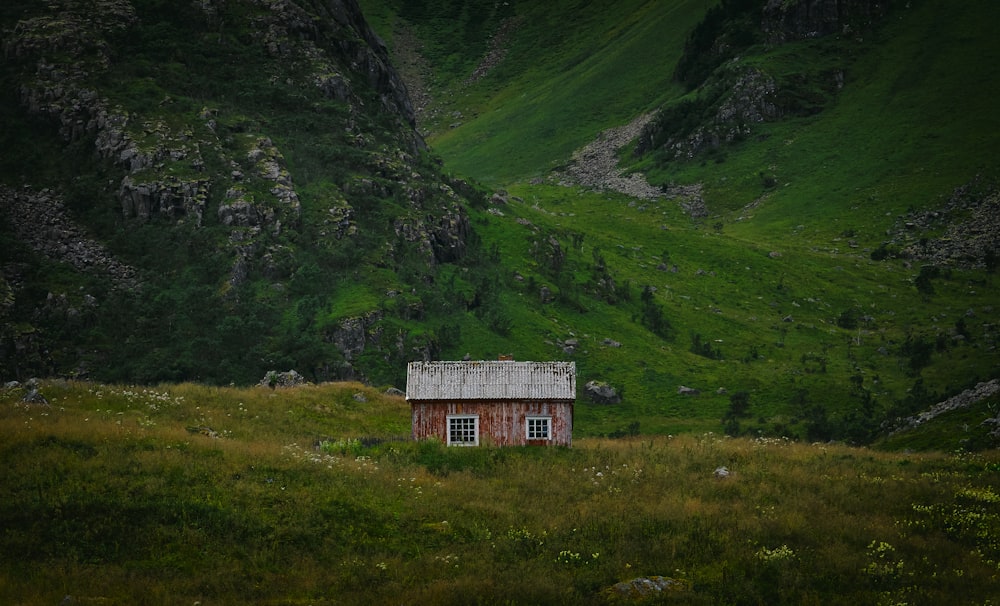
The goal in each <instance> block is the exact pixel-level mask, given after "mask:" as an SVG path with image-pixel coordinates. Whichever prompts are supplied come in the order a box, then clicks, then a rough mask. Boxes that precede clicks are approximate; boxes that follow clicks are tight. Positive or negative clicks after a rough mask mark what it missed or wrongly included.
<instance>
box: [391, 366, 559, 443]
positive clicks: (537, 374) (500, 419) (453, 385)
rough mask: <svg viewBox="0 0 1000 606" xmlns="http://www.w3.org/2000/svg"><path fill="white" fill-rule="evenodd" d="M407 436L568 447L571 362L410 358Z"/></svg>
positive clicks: (470, 441)
mask: <svg viewBox="0 0 1000 606" xmlns="http://www.w3.org/2000/svg"><path fill="white" fill-rule="evenodd" d="M406 401H407V402H409V404H410V413H411V415H412V419H413V425H412V432H413V436H412V437H413V438H414V439H416V440H422V439H427V438H436V439H439V440H441V441H442V442H443V443H445V444H447V445H448V446H478V445H480V444H492V445H495V446H523V445H538V446H550V445H551V446H570V445H571V444H572V441H573V404H574V403H575V401H576V364H575V363H573V362H515V361H513V360H496V361H460V362H410V364H409V365H408V366H407V369H406Z"/></svg>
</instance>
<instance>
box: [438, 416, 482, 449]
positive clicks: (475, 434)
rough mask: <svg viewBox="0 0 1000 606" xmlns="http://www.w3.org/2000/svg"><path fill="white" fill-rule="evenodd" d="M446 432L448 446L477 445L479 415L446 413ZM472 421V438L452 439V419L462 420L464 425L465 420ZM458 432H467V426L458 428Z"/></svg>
mask: <svg viewBox="0 0 1000 606" xmlns="http://www.w3.org/2000/svg"><path fill="white" fill-rule="evenodd" d="M446 419H447V421H446V422H447V425H448V426H447V428H446V430H447V432H448V446H479V415H447V417H446ZM469 420H471V421H472V440H471V441H470V440H452V437H453V436H454V435H455V434H454V432H453V431H452V421H456V422H462V424H463V425H466V424H467V422H468V421H469ZM458 431H459V432H467V431H468V427H467V425H466V427H463V428H459V429H458Z"/></svg>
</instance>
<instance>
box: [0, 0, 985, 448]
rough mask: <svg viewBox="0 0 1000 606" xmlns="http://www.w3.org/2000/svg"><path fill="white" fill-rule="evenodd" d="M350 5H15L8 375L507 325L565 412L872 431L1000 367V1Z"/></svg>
mask: <svg viewBox="0 0 1000 606" xmlns="http://www.w3.org/2000/svg"><path fill="white" fill-rule="evenodd" d="M361 5H362V6H361V9H362V10H363V11H364V15H362V14H360V13H356V12H353V11H354V10H355V8H356V7H355V6H354V5H353V3H346V4H343V5H341V4H330V5H327V4H324V3H315V2H285V1H282V2H257V1H251V0H246V1H238V2H227V3H222V4H216V3H212V2H207V3H197V4H191V5H185V7H184V8H183V9H177V10H174V9H173V8H172V7H171V6H168V5H167V4H165V3H163V2H160V1H159V0H128V1H126V0H86V1H83V2H79V1H76V0H72V1H71V0H59V1H57V2H53V3H49V4H47V5H45V6H42V5H38V4H36V3H33V2H26V1H25V2H13V3H8V4H7V5H5V7H4V8H3V9H2V10H0V19H2V30H3V32H4V45H5V49H6V57H7V60H6V61H5V62H4V63H3V65H2V69H0V78H2V84H3V87H0V88H2V92H0V117H2V120H3V123H4V125H5V128H4V129H3V130H2V132H0V143H2V146H3V149H5V150H8V151H5V153H4V154H3V156H2V158H0V211H2V212H0V242H2V244H3V246H2V248H0V295H2V296H0V301H2V305H0V321H2V324H0V327H2V330H0V364H2V365H0V373H2V374H3V376H4V377H5V378H10V379H17V380H21V381H24V380H25V379H27V378H29V377H31V376H43V377H44V376H61V377H70V378H81V379H92V380H101V381H111V382H127V383H133V382H134V383H140V384H155V383H158V382H162V381H198V382H202V383H205V384H209V385H223V384H229V383H234V384H237V385H248V384H254V383H256V382H258V381H259V380H260V379H261V377H263V376H264V375H265V373H267V372H268V371H273V370H287V369H295V370H296V371H298V372H300V373H302V374H303V375H304V376H306V377H307V379H309V380H310V381H313V382H316V383H322V382H325V381H333V380H347V379H352V380H353V379H357V380H362V381H364V382H366V383H367V384H370V385H380V386H388V385H394V386H397V387H402V385H403V382H404V381H405V363H406V362H407V361H410V360H415V359H458V358H462V357H465V356H469V357H472V358H484V359H492V358H495V357H496V356H497V355H498V354H511V355H513V356H514V357H515V358H516V359H521V360H529V359H539V360H548V359H557V360H563V359H566V360H574V361H575V362H576V363H577V368H578V369H579V385H580V393H579V404H578V406H577V423H576V424H575V431H576V432H577V434H578V435H579V436H581V437H583V436H599V435H620V434H622V433H642V434H667V433H679V432H682V431H716V432H719V431H722V430H725V431H727V432H729V433H733V434H752V435H774V436H789V437H794V438H802V439H809V440H829V439H836V440H846V441H850V442H853V443H870V442H871V441H872V440H875V439H877V438H879V437H881V436H882V435H883V434H884V433H885V430H887V429H888V428H890V427H891V426H893V425H894V424H895V423H896V419H897V418H902V417H907V416H911V415H913V414H914V413H916V412H917V411H919V410H922V409H923V408H925V407H926V406H928V405H930V404H932V403H935V402H937V401H940V400H942V399H944V398H946V397H947V396H950V395H952V394H955V393H958V392H961V391H962V390H965V389H968V388H970V387H972V386H974V385H976V384H977V383H978V382H981V381H986V380H989V379H993V378H996V376H997V372H996V370H997V368H998V366H1000V360H998V357H1000V356H998V353H997V350H996V343H997V333H996V326H995V323H994V320H993V318H994V317H995V308H996V306H997V305H998V303H1000V296H998V292H997V285H996V283H995V271H996V267H997V231H996V227H995V226H996V225H997V224H1000V220H998V217H997V213H998V211H997V208H998V199H1000V193H998V188H997V178H998V174H997V173H998V171H997V168H996V166H995V162H994V158H995V157H997V151H998V149H997V146H998V133H1000V129H998V128H996V127H997V120H998V118H997V117H996V115H995V112H992V111H991V110H992V108H991V103H992V99H993V98H994V97H995V94H994V93H995V92H996V88H997V86H998V82H1000V77H998V75H997V73H996V70H997V67H996V65H998V63H997V61H996V60H995V59H996V58H997V54H998V52H1000V51H998V46H1000V45H998V44H997V43H996V42H995V40H994V39H995V36H993V35H992V33H991V32H990V31H989V27H990V24H991V23H993V22H994V21H995V20H996V17H997V16H998V15H997V11H998V9H997V7H996V5H995V3H990V2H985V1H980V2H970V3H962V4H960V5H957V6H956V5H951V4H948V3H944V2H940V1H933V0H920V1H915V2H911V3H909V4H907V5H900V6H895V5H894V6H892V7H891V9H888V11H887V12H885V11H883V9H882V8H880V7H882V4H878V6H877V7H876V6H875V5H874V4H873V5H871V6H869V5H868V4H866V3H860V4H858V6H859V7H868V9H870V11H869V12H866V13H863V14H860V17H859V14H846V15H845V16H844V17H843V23H839V22H838V23H837V24H835V25H836V27H834V28H833V31H832V33H829V34H828V35H814V34H813V33H810V32H811V30H810V29H809V28H810V27H813V26H814V25H815V24H812V23H810V22H808V19H807V18H806V17H803V16H802V15H799V14H798V13H796V12H795V11H796V10H797V7H799V5H798V4H796V3H781V4H780V5H778V4H774V5H773V6H772V7H771V8H770V9H768V10H772V11H779V13H778V14H777V16H775V14H770V13H767V11H766V10H765V3H763V2H759V1H756V0H727V1H725V2H721V3H713V2H696V1H694V0H692V1H674V2H651V1H650V2H641V1H639V0H634V1H630V2H625V3H615V4H614V5H613V6H612V5H610V4H608V3H584V2H571V1H569V0H565V1H556V2H545V3H538V2H517V1H513V2H493V1H486V0H481V1H480V0H453V1H431V0H427V1H425V2H402V1H394V0H365V1H364V2H362V3H361ZM91 9H93V10H91ZM844 10H845V11H849V10H855V9H847V8H845V9H844ZM857 10H860V9H857ZM781 11H785V12H781ZM94 15H99V17H95V16H94ZM861 17H863V18H861ZM365 18H367V20H368V22H370V24H371V25H372V27H373V28H374V29H375V30H376V31H377V32H378V34H379V36H376V35H375V34H374V33H373V32H372V31H371V30H370V29H369V26H368V24H367V23H366V21H365ZM803 19H805V21H802V20H803ZM797 20H798V21H797ZM819 26H824V24H819ZM824 27H825V26H824ZM803 32H804V33H803ZM382 41H384V43H385V46H384V47H383V42H382ZM404 82H405V84H406V86H405V87H404V86H403V83H404ZM639 118H644V119H645V120H646V122H645V126H642V125H641V123H640V122H636V120H637V119H639ZM414 124H415V126H414ZM630 124H634V125H635V126H634V130H632V131H627V132H629V133H631V134H629V135H627V136H626V137H625V139H624V140H623V141H622V142H621V147H620V148H616V149H609V146H610V145H611V144H610V143H604V144H603V148H604V149H601V147H602V145H597V146H596V147H593V148H589V147H587V148H586V149H588V150H590V151H588V152H587V153H586V154H582V153H581V152H580V150H581V149H585V146H588V145H591V144H592V143H593V142H595V141H598V142H599V141H602V140H605V139H602V137H610V136H613V135H614V133H615V132H618V131H617V130H615V131H609V129H622V128H623V127H625V126H627V125H630ZM418 133H419V135H418ZM602 133H604V134H603V135H602ZM617 145H618V144H615V146H617ZM594 150H597V151H594ZM574 154H576V159H574ZM581 154H582V155H581ZM602 154H603V155H602ZM597 157H611V158H617V160H618V165H619V166H620V167H621V169H622V170H624V171H626V173H637V174H638V173H641V174H642V175H644V180H645V181H644V183H645V187H646V189H645V190H644V192H646V193H645V194H644V195H639V194H636V193H635V192H633V191H630V190H629V191H626V192H625V193H622V192H619V191H615V190H613V189H608V188H601V187H599V186H598V187H595V186H594V185H593V184H590V185H584V184H583V181H581V179H583V178H584V177H580V176H579V175H580V174H583V173H580V171H581V170H582V167H587V166H589V164H588V163H590V162H592V161H595V158H597ZM603 170H605V171H608V170H612V169H610V168H607V167H605V168H604V169H603ZM608 176H609V175H608V174H607V173H606V172H605V173H601V175H598V177H597V178H598V180H600V179H607V178H608ZM612 176H613V175H612ZM627 176H628V175H622V176H621V179H622V180H624V179H625V178H626V177H627ZM588 178H589V177H588ZM638 182H639V181H633V182H632V183H638ZM649 192H653V193H652V194H650V193H649ZM591 382H594V383H598V384H606V385H609V386H610V387H612V388H613V389H614V390H615V391H616V392H617V395H618V397H619V398H620V402H618V403H615V404H608V403H601V402H598V401H594V400H593V399H592V398H591V397H590V396H589V395H588V392H587V390H586V385H587V384H588V383H591ZM983 414H984V415H985V414H986V413H985V412H984V413H983Z"/></svg>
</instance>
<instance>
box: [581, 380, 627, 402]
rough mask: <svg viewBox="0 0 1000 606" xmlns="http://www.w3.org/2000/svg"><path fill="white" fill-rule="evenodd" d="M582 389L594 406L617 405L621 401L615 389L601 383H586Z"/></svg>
mask: <svg viewBox="0 0 1000 606" xmlns="http://www.w3.org/2000/svg"><path fill="white" fill-rule="evenodd" d="M583 389H584V393H586V394H587V397H589V398H590V400H591V401H592V402H594V403H596V404H618V403H619V402H621V401H622V398H621V396H620V395H618V392H617V391H616V390H615V388H614V387H611V386H610V385H608V384H607V383H605V382H603V381H588V382H587V384H586V385H585V386H584V388H583Z"/></svg>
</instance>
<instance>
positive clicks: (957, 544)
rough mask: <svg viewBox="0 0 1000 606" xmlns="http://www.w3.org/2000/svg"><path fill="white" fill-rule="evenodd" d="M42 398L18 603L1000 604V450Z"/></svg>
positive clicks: (21, 476)
mask: <svg viewBox="0 0 1000 606" xmlns="http://www.w3.org/2000/svg"><path fill="white" fill-rule="evenodd" d="M39 390H40V392H41V393H42V394H43V395H44V396H45V397H46V398H47V399H48V402H49V403H48V405H45V404H26V403H23V402H21V398H22V397H23V396H24V394H25V390H24V389H22V388H15V389H10V388H8V389H5V390H4V391H3V392H2V393H0V433H2V435H3V436H4V440H3V441H2V443H0V460H3V461H4V465H3V466H2V467H0V526H2V527H3V528H4V529H5V531H4V533H3V534H2V535H0V564H2V565H0V601H3V602H4V603H12V604H25V605H34V604H53V603H58V602H59V601H60V600H62V599H63V598H64V596H73V599H74V601H75V603H103V604H135V603H154V602H155V603H157V604H178V605H179V604H191V603H194V602H201V603H205V604H207V603H236V602H252V603H261V604H306V603H309V604H370V603H372V602H373V601H376V602H384V601H393V600H395V599H398V598H399V597H400V596H406V598H407V599H408V600H410V601H412V602H414V603H441V604H451V603H454V604H460V603H461V604H464V603H468V602H469V599H470V596H475V597H474V599H475V601H477V602H480V603H484V604H604V603H616V601H617V598H616V594H614V593H613V592H611V591H610V588H611V587H612V586H613V585H615V584H616V583H619V582H624V581H629V580H632V579H635V578H641V577H653V576H664V577H668V578H671V579H674V580H675V581H677V582H676V583H675V585H674V586H673V590H671V591H670V592H669V593H667V594H664V595H663V596H660V597H662V598H663V599H665V600H666V601H667V602H669V603H681V604H759V603H768V604H802V603H823V604H858V603H861V604H875V603H909V604H934V603H945V602H947V603H988V602H989V600H990V599H992V598H993V597H994V596H996V595H997V592H998V591H1000V585H998V580H997V570H998V569H997V566H998V562H1000V534H998V532H1000V531H998V529H1000V496H998V494H997V488H996V487H997V485H998V484H1000V458H998V456H997V453H996V451H991V452H988V453H983V454H970V453H968V452H964V451H961V452H955V453H947V454H946V453H938V454H918V453H910V454H905V455H903V454H887V453H880V452H876V451H870V450H866V449H855V448H848V447H845V446H840V445H833V444H823V445H820V444H814V445H807V444H801V443H794V442H789V441H787V440H780V439H764V438H758V439H748V438H728V437H722V436H719V435H715V434H711V433H704V434H702V433H691V434H687V435H683V436H676V437H667V436H661V437H657V438H648V437H640V438H625V439H620V440H611V439H583V440H577V441H576V442H575V444H574V447H573V448H572V449H563V448H551V449H545V448H524V449H522V448H511V449H494V448H488V447H484V448H478V449H459V448H452V449H448V448H445V447H443V446H441V445H440V444H438V443H434V442H423V443H413V442H407V441H395V440H394V439H393V438H395V437H396V436H399V435H405V434H406V433H407V432H408V411H407V408H406V404H405V402H404V401H403V400H402V399H401V398H398V397H388V396H385V395H383V394H381V393H380V392H379V391H377V390H374V389H372V388H370V387H366V386H363V385H361V384H326V385H320V386H303V387H298V388H292V389H284V390H282V389H278V390H273V391H272V390H270V389H268V388H266V387H258V388H243V389H236V388H214V387H206V386H199V385H192V384H180V385H159V386H154V387H137V386H121V385H102V384H96V383H82V382H65V381H49V382H43V383H42V384H41V385H40V387H39ZM719 467H725V468H726V469H727V470H728V471H729V475H728V476H725V477H723V476H721V475H718V474H716V473H715V470H716V469H717V468H719ZM543 478H544V481H542V479H543ZM668 598H669V599H668ZM660 601H661V600H657V599H654V600H653V602H654V603H659V602H660Z"/></svg>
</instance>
